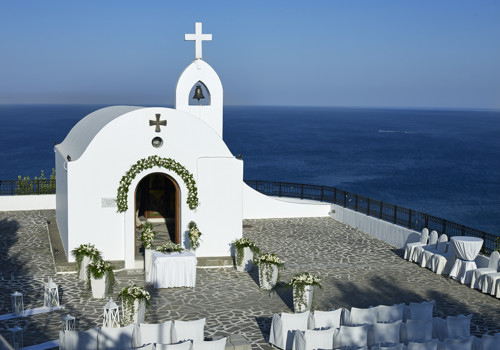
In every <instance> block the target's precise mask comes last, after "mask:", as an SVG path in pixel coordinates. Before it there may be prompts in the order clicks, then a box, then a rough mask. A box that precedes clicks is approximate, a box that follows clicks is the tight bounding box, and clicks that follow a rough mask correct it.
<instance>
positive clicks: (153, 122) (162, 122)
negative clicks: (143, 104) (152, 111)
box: [149, 114, 167, 132]
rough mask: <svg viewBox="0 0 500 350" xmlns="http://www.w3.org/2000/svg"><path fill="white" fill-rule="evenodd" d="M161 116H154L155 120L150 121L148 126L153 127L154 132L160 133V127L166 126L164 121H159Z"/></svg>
mask: <svg viewBox="0 0 500 350" xmlns="http://www.w3.org/2000/svg"><path fill="white" fill-rule="evenodd" d="M160 116H161V114H156V120H150V121H149V126H153V125H154V126H155V132H160V131H161V130H160V125H163V126H167V121H166V120H160Z"/></svg>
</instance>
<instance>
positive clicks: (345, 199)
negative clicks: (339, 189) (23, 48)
mask: <svg viewBox="0 0 500 350" xmlns="http://www.w3.org/2000/svg"><path fill="white" fill-rule="evenodd" d="M344 208H347V192H345V191H344Z"/></svg>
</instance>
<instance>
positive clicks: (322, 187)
mask: <svg viewBox="0 0 500 350" xmlns="http://www.w3.org/2000/svg"><path fill="white" fill-rule="evenodd" d="M324 192H325V186H321V201H322V202H323V196H324Z"/></svg>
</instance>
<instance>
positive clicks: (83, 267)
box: [78, 256, 90, 282]
mask: <svg viewBox="0 0 500 350" xmlns="http://www.w3.org/2000/svg"><path fill="white" fill-rule="evenodd" d="M89 264H90V258H89V257H88V256H84V257H83V259H82V263H81V264H80V271H78V279H79V280H80V281H85V282H87V266H89Z"/></svg>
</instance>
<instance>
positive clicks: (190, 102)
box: [175, 22, 223, 138]
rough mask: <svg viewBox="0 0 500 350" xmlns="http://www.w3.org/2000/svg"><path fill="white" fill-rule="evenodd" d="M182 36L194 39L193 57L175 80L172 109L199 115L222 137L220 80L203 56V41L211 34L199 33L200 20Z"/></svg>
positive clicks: (210, 37)
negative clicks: (191, 30) (173, 107)
mask: <svg viewBox="0 0 500 350" xmlns="http://www.w3.org/2000/svg"><path fill="white" fill-rule="evenodd" d="M184 40H185V41H194V42H195V59H194V61H193V62H192V63H191V64H190V65H189V66H187V67H186V69H185V70H184V72H182V74H181V76H180V77H179V80H178V81H177V87H176V89H175V109H178V110H181V111H184V112H187V113H189V114H192V115H194V116H196V117H198V118H200V119H201V120H203V121H204V122H205V123H207V124H208V125H210V126H211V127H212V128H213V129H214V130H215V131H216V132H217V134H218V135H219V136H220V137H221V138H222V107H223V102H222V101H223V99H222V83H221V81H220V79H219V76H218V75H217V73H215V70H214V69H213V68H212V67H210V65H209V64H208V63H206V62H205V61H204V60H203V58H202V42H203V41H211V40H212V34H202V24H201V23H199V22H196V23H195V33H194V34H185V36H184Z"/></svg>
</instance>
